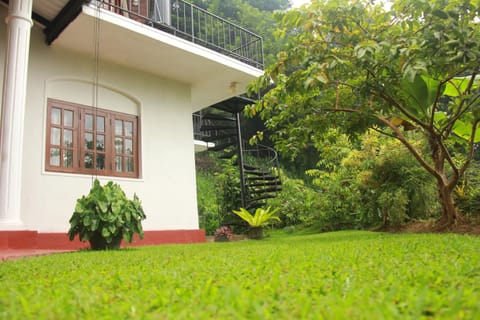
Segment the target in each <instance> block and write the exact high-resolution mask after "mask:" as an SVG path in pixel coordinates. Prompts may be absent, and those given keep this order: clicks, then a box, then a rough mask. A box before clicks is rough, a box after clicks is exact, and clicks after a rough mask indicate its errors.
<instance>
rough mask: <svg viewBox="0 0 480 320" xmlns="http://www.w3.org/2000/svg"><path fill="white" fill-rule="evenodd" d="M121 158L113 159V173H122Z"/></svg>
mask: <svg viewBox="0 0 480 320" xmlns="http://www.w3.org/2000/svg"><path fill="white" fill-rule="evenodd" d="M122 161H123V158H122V157H118V156H117V157H115V171H116V172H122V171H123V163H122Z"/></svg>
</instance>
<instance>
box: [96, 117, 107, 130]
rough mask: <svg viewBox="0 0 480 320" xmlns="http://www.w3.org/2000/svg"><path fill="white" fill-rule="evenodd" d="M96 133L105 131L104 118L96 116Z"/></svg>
mask: <svg viewBox="0 0 480 320" xmlns="http://www.w3.org/2000/svg"><path fill="white" fill-rule="evenodd" d="M97 131H98V132H104V131H105V117H100V116H97Z"/></svg>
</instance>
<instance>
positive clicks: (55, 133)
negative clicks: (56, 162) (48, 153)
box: [50, 128, 62, 146]
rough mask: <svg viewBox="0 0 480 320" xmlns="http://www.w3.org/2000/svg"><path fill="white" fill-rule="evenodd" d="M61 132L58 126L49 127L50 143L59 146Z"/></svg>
mask: <svg viewBox="0 0 480 320" xmlns="http://www.w3.org/2000/svg"><path fill="white" fill-rule="evenodd" d="M61 134H62V131H61V130H60V128H50V144H53V145H56V146H59V145H60V136H61Z"/></svg>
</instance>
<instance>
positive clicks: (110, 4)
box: [94, 0, 263, 69]
mask: <svg viewBox="0 0 480 320" xmlns="http://www.w3.org/2000/svg"><path fill="white" fill-rule="evenodd" d="M94 2H95V1H94ZM96 4H97V5H99V6H100V7H101V8H102V9H105V10H109V11H112V12H115V13H117V14H120V15H122V16H124V17H128V18H130V19H133V20H135V21H137V22H141V23H144V24H146V25H148V26H150V27H153V28H155V29H158V30H162V31H164V32H167V33H170V34H173V35H175V36H176V37H179V38H182V39H184V40H187V41H191V42H193V43H195V44H198V45H201V46H203V47H205V48H208V49H211V50H214V51H216V52H219V53H221V54H223V55H226V56H229V57H232V58H234V59H236V60H238V61H241V62H243V63H246V64H248V65H250V66H253V67H255V68H257V69H263V46H262V45H263V44H262V38H261V37H260V36H259V35H256V34H255V33H253V32H250V31H248V30H246V29H244V28H242V27H240V26H238V25H236V24H234V23H232V22H230V21H227V20H225V19H223V18H221V17H219V16H216V15H214V14H212V13H210V12H208V11H206V10H204V9H202V8H200V7H197V6H195V5H193V4H191V3H188V2H185V1H183V0H98V1H96Z"/></svg>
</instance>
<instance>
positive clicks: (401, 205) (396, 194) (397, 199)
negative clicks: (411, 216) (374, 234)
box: [377, 188, 408, 226]
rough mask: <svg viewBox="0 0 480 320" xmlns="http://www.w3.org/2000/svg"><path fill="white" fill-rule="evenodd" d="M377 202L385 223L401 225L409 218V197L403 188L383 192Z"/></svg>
mask: <svg viewBox="0 0 480 320" xmlns="http://www.w3.org/2000/svg"><path fill="white" fill-rule="evenodd" d="M377 202H378V205H379V207H380V208H381V209H380V210H381V215H382V217H383V219H384V221H385V222H384V224H385V225H387V224H391V225H393V226H399V225H401V224H402V223H403V222H405V221H406V220H407V219H408V216H407V214H406V211H407V205H408V197H407V195H406V192H405V190H403V189H402V188H399V189H397V190H395V191H384V192H382V193H381V194H380V196H379V197H378V200H377Z"/></svg>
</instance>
